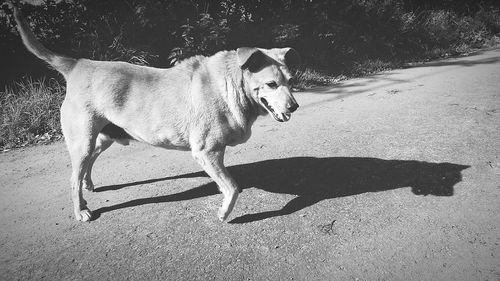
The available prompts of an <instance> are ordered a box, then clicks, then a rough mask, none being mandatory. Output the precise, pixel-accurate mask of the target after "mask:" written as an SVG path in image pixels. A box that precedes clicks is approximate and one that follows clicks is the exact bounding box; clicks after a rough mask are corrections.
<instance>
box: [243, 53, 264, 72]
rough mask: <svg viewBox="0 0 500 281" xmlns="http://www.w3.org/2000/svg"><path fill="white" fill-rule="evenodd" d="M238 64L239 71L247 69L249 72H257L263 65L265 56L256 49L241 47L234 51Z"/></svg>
mask: <svg viewBox="0 0 500 281" xmlns="http://www.w3.org/2000/svg"><path fill="white" fill-rule="evenodd" d="M236 54H237V55H238V64H239V66H240V68H241V69H248V70H249V71H250V72H255V71H257V70H259V69H260V68H261V67H262V66H263V64H264V63H265V60H266V58H265V55H264V53H262V51H260V50H259V49H257V48H250V47H242V48H238V49H237V50H236Z"/></svg>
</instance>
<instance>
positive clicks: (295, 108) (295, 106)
mask: <svg viewBox="0 0 500 281" xmlns="http://www.w3.org/2000/svg"><path fill="white" fill-rule="evenodd" d="M297 108H299V105H298V104H297V103H295V102H294V103H293V104H291V105H288V110H289V111H290V112H294V111H295V110H297Z"/></svg>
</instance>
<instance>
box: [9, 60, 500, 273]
mask: <svg viewBox="0 0 500 281" xmlns="http://www.w3.org/2000/svg"><path fill="white" fill-rule="evenodd" d="M296 97H297V100H298V101H299V103H300V105H301V107H300V108H299V110H298V111H297V112H296V113H295V114H294V115H293V116H292V119H291V120H290V121H289V122H288V123H285V124H281V123H278V122H275V121H274V120H272V118H270V117H267V118H264V119H261V120H259V121H258V122H257V123H256V124H255V126H254V133H253V136H252V138H251V139H250V141H249V142H248V143H246V144H244V145H240V146H237V147H235V148H230V149H229V151H228V152H227V156H226V164H227V166H229V167H230V168H229V169H230V172H231V173H232V174H233V176H234V177H235V178H236V180H237V181H238V182H239V183H240V184H241V186H242V187H243V188H244V190H243V193H242V194H241V195H240V198H239V201H238V203H237V205H236V208H235V210H234V211H233V213H232V214H231V216H230V218H229V223H220V222H219V221H218V220H217V218H216V212H217V208H218V206H219V204H220V202H221V195H220V194H218V193H217V189H216V186H215V185H214V184H213V183H212V181H211V180H210V179H209V178H207V177H205V175H204V174H203V173H201V172H200V171H201V169H200V167H198V166H197V164H196V163H195V162H194V161H193V160H192V159H191V156H190V154H189V153H186V152H177V151H167V150H162V149H158V148H153V147H148V146H145V145H141V144H132V145H130V146H128V147H121V146H119V145H115V146H114V147H112V148H110V150H109V151H107V152H106V153H104V155H103V156H101V158H100V159H99V160H98V162H97V163H96V167H95V172H94V173H93V175H94V183H95V184H96V186H97V189H96V192H94V193H88V192H87V193H86V194H85V197H86V199H87V201H88V203H89V207H90V208H91V209H92V210H93V211H94V213H95V214H97V215H98V217H97V219H95V220H94V221H92V222H90V223H78V222H76V221H75V220H74V219H73V218H72V209H71V203H70V197H69V174H70V166H69V165H70V164H69V157H68V155H67V152H66V150H65V147H64V145H63V144H62V143H57V144H54V145H49V146H40V147H33V148H27V149H22V150H17V151H11V152H8V153H4V154H0V212H1V213H0V279H1V280H18V279H19V280H42V279H43V280H500V246H499V243H500V229H499V228H500V200H499V199H500V197H499V196H500V50H492V51H486V52H483V53H481V54H478V55H475V56H471V57H465V58H459V59H450V60H443V61H438V62H432V63H427V64H425V65H421V66H415V67H411V68H407V69H401V70H395V71H391V72H387V73H383V74H379V75H375V76H373V77H368V78H364V79H355V80H349V81H346V82H344V83H342V84H339V85H337V86H335V87H331V88H325V89H316V90H314V91H311V92H307V93H297V95H296Z"/></svg>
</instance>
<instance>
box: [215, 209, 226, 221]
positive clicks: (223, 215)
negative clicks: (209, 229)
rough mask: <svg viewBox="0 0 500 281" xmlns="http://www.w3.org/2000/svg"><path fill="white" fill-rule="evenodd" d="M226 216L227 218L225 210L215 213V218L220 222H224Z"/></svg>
mask: <svg viewBox="0 0 500 281" xmlns="http://www.w3.org/2000/svg"><path fill="white" fill-rule="evenodd" d="M228 216H229V213H228V212H227V211H226V210H223V209H222V208H220V209H219V211H218V212H217V217H218V218H219V220H220V221H222V222H223V221H225V220H226V219H227V217H228Z"/></svg>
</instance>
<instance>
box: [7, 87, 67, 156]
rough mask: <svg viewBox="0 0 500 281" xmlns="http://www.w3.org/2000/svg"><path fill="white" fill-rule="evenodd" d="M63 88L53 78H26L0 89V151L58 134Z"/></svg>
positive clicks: (55, 136)
mask: <svg viewBox="0 0 500 281" xmlns="http://www.w3.org/2000/svg"><path fill="white" fill-rule="evenodd" d="M65 91H66V89H65V87H64V86H63V85H62V84H60V83H59V82H58V81H57V80H55V79H50V80H45V79H41V80H37V81H34V80H32V79H31V78H28V79H25V80H22V81H21V82H18V83H16V84H15V85H14V86H12V87H6V88H5V90H4V91H3V92H0V151H1V150H4V149H8V148H11V147H17V146H24V145H27V144H31V143H37V142H47V141H50V140H53V139H57V138H59V137H60V136H61V130H60V121H59V120H60V118H59V109H60V107H61V104H62V101H63V99H64V94H65Z"/></svg>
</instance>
